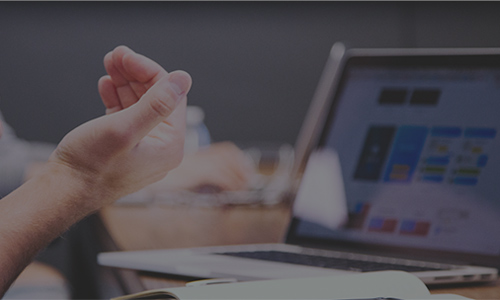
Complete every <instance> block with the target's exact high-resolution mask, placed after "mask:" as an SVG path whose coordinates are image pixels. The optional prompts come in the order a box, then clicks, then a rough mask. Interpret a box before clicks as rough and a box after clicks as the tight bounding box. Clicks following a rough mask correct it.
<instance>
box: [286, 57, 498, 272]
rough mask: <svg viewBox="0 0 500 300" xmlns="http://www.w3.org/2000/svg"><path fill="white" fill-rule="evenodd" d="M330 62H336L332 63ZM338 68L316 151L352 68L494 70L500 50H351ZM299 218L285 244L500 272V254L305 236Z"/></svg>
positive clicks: (293, 224) (322, 141) (328, 125)
mask: <svg viewBox="0 0 500 300" xmlns="http://www.w3.org/2000/svg"><path fill="white" fill-rule="evenodd" d="M328 63H333V62H332V61H329V62H328ZM335 63H337V64H339V65H340V66H341V68H339V69H338V71H337V72H338V73H339V74H338V75H337V77H338V78H339V79H338V81H332V82H331V84H332V88H333V91H334V92H333V93H332V94H331V95H329V97H331V99H327V100H330V101H328V103H329V107H328V108H327V109H328V113H327V117H326V121H325V122H324V126H322V128H321V129H320V130H321V131H320V132H319V133H318V135H319V139H318V142H317V144H316V145H315V147H314V149H318V148H322V147H323V145H325V143H326V140H327V137H328V135H329V133H330V130H331V126H330V125H331V124H332V122H333V120H334V119H335V116H336V114H337V108H338V103H339V101H340V99H339V98H340V95H342V91H343V89H344V88H345V85H346V77H347V76H346V74H347V73H348V70H349V69H350V68H353V67H384V68H407V67H417V66H418V67H419V68H427V67H428V68H436V67H447V68H450V67H451V68H465V67H473V68H492V69H498V70H500V49H497V48H489V49H352V50H348V51H347V52H346V53H345V55H344V56H343V57H342V62H341V63H339V62H335ZM299 223H300V219H299V218H297V217H295V216H294V217H293V218H292V220H291V223H290V225H289V228H288V231H287V235H286V243H288V244H294V245H301V246H309V247H315V248H322V249H334V250H344V251H352V252H359V253H371V254H377V255H386V256H387V255H389V256H393V257H401V258H412V259H422V260H429V261H436V262H447V263H455V264H473V265H474V264H475V265H482V266H489V267H495V268H497V269H500V255H482V254H477V253H464V252H458V251H457V252H453V251H440V250H430V249H421V248H411V247H397V246H389V245H380V244H373V243H362V242H352V241H345V240H335V239H323V238H316V237H314V238H313V237H305V236H300V235H299V234H298V230H297V229H298V225H299Z"/></svg>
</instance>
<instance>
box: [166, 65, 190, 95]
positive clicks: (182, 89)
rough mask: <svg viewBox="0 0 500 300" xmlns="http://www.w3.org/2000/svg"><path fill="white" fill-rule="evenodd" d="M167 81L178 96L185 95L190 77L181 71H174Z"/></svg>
mask: <svg viewBox="0 0 500 300" xmlns="http://www.w3.org/2000/svg"><path fill="white" fill-rule="evenodd" d="M168 81H169V82H170V87H171V88H172V89H173V90H174V91H175V92H176V93H177V94H178V95H183V94H186V93H187V92H188V91H189V88H190V87H191V76H189V74H188V73H186V72H183V71H175V72H172V73H170V75H169V78H168Z"/></svg>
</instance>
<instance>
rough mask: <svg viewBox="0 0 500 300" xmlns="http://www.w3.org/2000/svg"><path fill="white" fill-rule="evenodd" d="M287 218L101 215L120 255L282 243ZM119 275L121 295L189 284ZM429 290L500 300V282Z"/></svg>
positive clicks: (177, 210) (236, 211)
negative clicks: (196, 247) (121, 288)
mask: <svg viewBox="0 0 500 300" xmlns="http://www.w3.org/2000/svg"><path fill="white" fill-rule="evenodd" d="M289 214H290V209H289V207H287V206H286V205H276V206H273V207H231V208H192V207H168V206H161V207H147V206H110V207H107V208H105V209H103V210H102V211H101V217H102V220H103V223H104V225H105V227H106V229H107V231H108V232H109V234H110V237H111V239H112V240H113V242H114V244H115V245H116V246H117V247H118V249H120V250H141V249H155V248H156V249H158V248H178V247H194V246H213V245H223V244H227V245H228V244H242V243H267V242H280V241H282V240H283V235H284V233H285V231H286V228H287V225H288V220H289ZM192 220H196V222H193V221H192ZM158 224H162V225H161V226H159V225H158ZM174 224H175V226H174ZM111 250H117V249H110V251H111ZM120 276H122V277H123V278H122V282H123V283H124V285H125V287H124V288H125V293H135V292H139V291H143V290H145V289H155V288H166V287H178V286H184V285H185V284H186V282H187V281H189V280H188V279H186V278H178V277H172V276H167V275H161V274H154V273H147V272H135V271H125V270H123V271H122V272H121V275H120ZM430 290H431V293H433V294H442V293H451V294H458V295H462V296H465V297H468V298H472V299H477V300H479V299H500V280H499V281H497V282H496V283H491V284H486V285H484V284H483V285H468V286H439V287H431V288H430Z"/></svg>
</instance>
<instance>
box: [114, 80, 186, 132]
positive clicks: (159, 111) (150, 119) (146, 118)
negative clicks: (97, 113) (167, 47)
mask: <svg viewBox="0 0 500 300" xmlns="http://www.w3.org/2000/svg"><path fill="white" fill-rule="evenodd" d="M191 83H192V80H191V76H189V74H188V73H186V72H184V71H175V72H172V73H170V74H168V75H167V76H164V77H163V78H161V79H160V80H158V81H157V82H156V83H155V84H154V85H153V86H152V87H151V88H149V90H148V91H147V92H146V93H145V94H144V95H143V96H142V97H141V99H139V101H138V102H137V103H136V104H134V105H132V106H131V107H129V108H128V109H125V110H124V111H123V113H124V115H122V117H123V118H124V119H125V120H127V123H128V124H127V125H128V126H126V127H128V130H129V132H131V133H133V134H134V135H136V136H137V137H138V138H139V139H142V138H143V137H144V136H146V135H147V134H148V133H149V132H150V131H151V130H152V129H153V128H154V127H156V126H157V125H158V124H159V123H160V122H162V121H163V120H165V119H166V118H167V117H168V116H169V115H170V114H172V112H173V111H174V110H175V108H176V107H177V105H178V104H179V102H180V101H181V100H182V99H183V98H184V97H186V94H187V93H188V92H189V89H190V88H191Z"/></svg>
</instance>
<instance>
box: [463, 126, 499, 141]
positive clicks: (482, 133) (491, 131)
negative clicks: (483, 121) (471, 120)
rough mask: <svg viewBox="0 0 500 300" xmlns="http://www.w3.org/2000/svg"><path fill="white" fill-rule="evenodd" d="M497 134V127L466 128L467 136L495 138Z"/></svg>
mask: <svg viewBox="0 0 500 300" xmlns="http://www.w3.org/2000/svg"><path fill="white" fill-rule="evenodd" d="M496 135H497V130H496V129H495V128H466V129H465V137H466V138H481V139H493V138H495V136H496Z"/></svg>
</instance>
